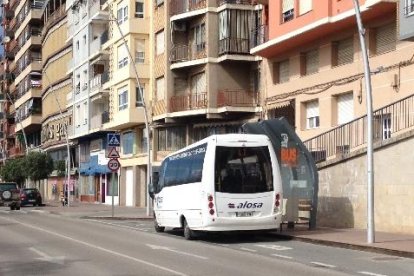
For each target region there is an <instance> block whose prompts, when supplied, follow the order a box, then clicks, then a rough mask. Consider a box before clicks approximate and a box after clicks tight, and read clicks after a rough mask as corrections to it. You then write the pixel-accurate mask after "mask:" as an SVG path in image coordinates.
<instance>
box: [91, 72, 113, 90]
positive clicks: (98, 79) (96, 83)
mask: <svg viewBox="0 0 414 276" xmlns="http://www.w3.org/2000/svg"><path fill="white" fill-rule="evenodd" d="M108 80H109V74H108V73H107V72H106V73H103V74H99V75H96V76H95V77H94V78H93V79H91V80H90V81H89V86H90V89H91V92H94V91H96V90H98V89H100V88H101V87H102V85H103V84H104V83H106V82H107V81H108Z"/></svg>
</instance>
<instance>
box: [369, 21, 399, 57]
mask: <svg viewBox="0 0 414 276" xmlns="http://www.w3.org/2000/svg"><path fill="white" fill-rule="evenodd" d="M374 36H375V41H374V45H375V49H374V54H375V55H380V54H383V53H387V52H390V51H394V50H395V48H396V43H397V34H396V25H395V23H391V24H388V25H385V26H381V27H378V28H376V29H375V30H374Z"/></svg>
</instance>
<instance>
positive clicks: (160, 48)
mask: <svg viewBox="0 0 414 276" xmlns="http://www.w3.org/2000/svg"><path fill="white" fill-rule="evenodd" d="M155 41H156V45H155V53H156V54H157V55H161V54H162V53H164V31H161V32H158V33H157V34H155Z"/></svg>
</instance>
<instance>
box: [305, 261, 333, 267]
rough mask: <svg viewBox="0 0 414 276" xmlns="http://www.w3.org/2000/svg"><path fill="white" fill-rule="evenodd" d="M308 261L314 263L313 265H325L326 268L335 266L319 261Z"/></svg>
mask: <svg viewBox="0 0 414 276" xmlns="http://www.w3.org/2000/svg"><path fill="white" fill-rule="evenodd" d="M310 263H311V264H314V265H317V266H322V267H327V268H335V267H336V266H334V265H330V264H325V263H320V262H310Z"/></svg>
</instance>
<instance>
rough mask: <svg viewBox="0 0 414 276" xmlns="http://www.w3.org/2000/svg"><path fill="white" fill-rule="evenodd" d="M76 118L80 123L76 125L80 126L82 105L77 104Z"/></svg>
mask: <svg viewBox="0 0 414 276" xmlns="http://www.w3.org/2000/svg"><path fill="white" fill-rule="evenodd" d="M75 119H76V120H77V121H78V123H77V124H76V127H80V120H81V112H80V105H79V104H78V105H77V106H76V116H75Z"/></svg>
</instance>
